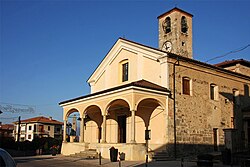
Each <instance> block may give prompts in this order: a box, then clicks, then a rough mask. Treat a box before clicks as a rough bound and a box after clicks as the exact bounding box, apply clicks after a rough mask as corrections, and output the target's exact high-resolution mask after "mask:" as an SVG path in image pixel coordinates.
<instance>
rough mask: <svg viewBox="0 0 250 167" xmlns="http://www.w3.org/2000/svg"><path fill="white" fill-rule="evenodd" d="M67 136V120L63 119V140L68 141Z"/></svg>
mask: <svg viewBox="0 0 250 167" xmlns="http://www.w3.org/2000/svg"><path fill="white" fill-rule="evenodd" d="M66 136H67V120H64V121H63V142H67V140H66Z"/></svg>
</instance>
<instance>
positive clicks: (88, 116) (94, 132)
mask: <svg viewBox="0 0 250 167" xmlns="http://www.w3.org/2000/svg"><path fill="white" fill-rule="evenodd" d="M84 117H85V118H84V128H85V131H84V133H85V135H84V141H85V142H86V143H100V141H101V132H102V129H101V126H102V122H103V119H102V114H101V109H100V108H99V107H98V106H96V105H91V106H89V107H87V108H86V109H85V111H84Z"/></svg>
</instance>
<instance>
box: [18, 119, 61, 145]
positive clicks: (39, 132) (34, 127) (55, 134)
mask: <svg viewBox="0 0 250 167" xmlns="http://www.w3.org/2000/svg"><path fill="white" fill-rule="evenodd" d="M14 124H15V127H14V137H15V140H16V141H17V140H18V125H19V123H18V122H14ZM62 125H63V123H62V122H59V121H57V120H54V119H52V117H49V118H46V117H42V116H40V117H34V118H29V119H25V120H21V121H20V141H25V140H29V141H32V140H33V139H34V138H35V137H52V138H61V137H62Z"/></svg>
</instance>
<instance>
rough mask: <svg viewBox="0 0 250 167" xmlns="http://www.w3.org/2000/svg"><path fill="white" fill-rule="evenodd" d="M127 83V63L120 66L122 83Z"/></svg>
mask: <svg viewBox="0 0 250 167" xmlns="http://www.w3.org/2000/svg"><path fill="white" fill-rule="evenodd" d="M125 81H128V62H126V63H123V64H122V82H125Z"/></svg>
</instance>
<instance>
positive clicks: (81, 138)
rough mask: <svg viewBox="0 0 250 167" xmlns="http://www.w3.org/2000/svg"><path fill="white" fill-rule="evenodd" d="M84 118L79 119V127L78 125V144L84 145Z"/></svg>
mask: <svg viewBox="0 0 250 167" xmlns="http://www.w3.org/2000/svg"><path fill="white" fill-rule="evenodd" d="M84 118H85V116H83V117H82V118H81V125H80V143H84Z"/></svg>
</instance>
